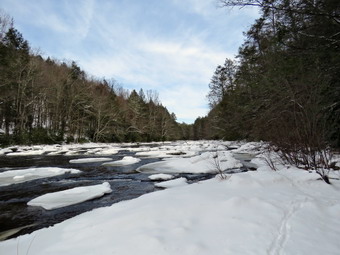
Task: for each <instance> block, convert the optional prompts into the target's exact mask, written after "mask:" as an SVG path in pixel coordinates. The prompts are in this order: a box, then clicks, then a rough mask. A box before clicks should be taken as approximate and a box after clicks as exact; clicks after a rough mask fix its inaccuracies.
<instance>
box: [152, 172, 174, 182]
mask: <svg viewBox="0 0 340 255" xmlns="http://www.w3.org/2000/svg"><path fill="white" fill-rule="evenodd" d="M148 178H149V179H150V180H152V181H159V180H163V181H167V180H170V179H172V178H174V176H173V175H171V174H153V175H150V176H149V177H148Z"/></svg>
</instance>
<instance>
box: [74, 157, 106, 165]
mask: <svg viewBox="0 0 340 255" xmlns="http://www.w3.org/2000/svg"><path fill="white" fill-rule="evenodd" d="M110 160H112V158H79V159H71V160H70V161H69V162H70V163H72V164H83V163H96V162H104V161H110Z"/></svg>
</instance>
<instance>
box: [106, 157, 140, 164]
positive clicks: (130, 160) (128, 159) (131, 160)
mask: <svg viewBox="0 0 340 255" xmlns="http://www.w3.org/2000/svg"><path fill="white" fill-rule="evenodd" d="M139 161H141V160H140V159H139V158H135V157H131V156H125V157H124V158H122V159H121V160H116V161H111V162H105V163H103V164H102V165H103V166H125V165H132V164H135V163H138V162H139Z"/></svg>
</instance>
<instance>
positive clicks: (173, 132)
mask: <svg viewBox="0 0 340 255" xmlns="http://www.w3.org/2000/svg"><path fill="white" fill-rule="evenodd" d="M186 130H188V126H186V125H184V124H181V125H180V124H178V123H177V122H176V116H175V115H174V114H170V113H169V112H168V110H167V109H166V108H165V107H164V106H162V104H161V103H160V101H159V99H158V94H157V92H155V91H146V92H145V93H144V91H143V90H142V89H141V90H140V91H139V92H138V93H137V92H136V91H135V90H133V91H132V92H129V91H128V90H125V89H124V88H122V87H120V86H118V85H117V83H116V82H115V81H114V80H105V79H103V80H98V79H94V78H90V77H88V75H87V74H86V73H85V72H84V71H82V70H81V69H80V68H79V66H77V64H76V63H75V62H70V63H65V62H60V61H57V60H52V59H50V58H47V59H46V60H45V59H43V58H42V57H41V56H40V55H38V54H33V53H32V51H31V50H30V47H29V44H28V42H27V41H26V40H25V39H24V38H23V37H22V35H21V34H20V33H19V32H18V31H17V30H16V29H15V28H14V27H13V22H12V20H11V18H10V17H9V16H7V15H4V14H2V15H0V144H1V145H8V144H12V143H16V144H18V143H19V144H32V143H57V142H65V141H66V142H84V141H94V142H138V141H162V140H173V139H183V138H186V137H185V134H186V133H188V132H187V131H186Z"/></svg>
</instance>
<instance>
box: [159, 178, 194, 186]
mask: <svg viewBox="0 0 340 255" xmlns="http://www.w3.org/2000/svg"><path fill="white" fill-rule="evenodd" d="M187 184H188V183H187V179H186V178H184V177H181V178H177V179H174V180H170V181H164V182H159V183H156V184H155V186H156V187H158V188H174V187H179V186H183V185H187Z"/></svg>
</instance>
